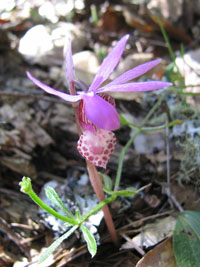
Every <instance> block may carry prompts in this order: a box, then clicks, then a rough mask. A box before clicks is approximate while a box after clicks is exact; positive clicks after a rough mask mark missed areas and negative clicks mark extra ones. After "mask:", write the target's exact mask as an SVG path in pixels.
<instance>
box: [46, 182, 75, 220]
mask: <svg viewBox="0 0 200 267" xmlns="http://www.w3.org/2000/svg"><path fill="white" fill-rule="evenodd" d="M45 193H46V196H47V197H48V199H49V200H50V201H51V202H52V203H53V204H54V205H55V206H56V207H58V208H59V209H61V210H62V211H63V212H64V213H65V214H67V216H69V217H71V218H72V219H75V217H74V215H73V214H72V213H71V212H70V211H69V210H68V209H67V208H66V207H65V204H64V203H63V202H62V200H61V199H60V197H59V196H58V195H57V193H56V191H55V190H54V189H53V188H52V187H50V186H48V187H46V188H45Z"/></svg>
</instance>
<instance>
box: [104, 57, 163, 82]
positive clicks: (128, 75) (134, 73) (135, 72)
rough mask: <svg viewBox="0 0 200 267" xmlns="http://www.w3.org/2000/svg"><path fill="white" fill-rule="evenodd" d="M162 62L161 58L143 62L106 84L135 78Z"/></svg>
mask: <svg viewBox="0 0 200 267" xmlns="http://www.w3.org/2000/svg"><path fill="white" fill-rule="evenodd" d="M160 62H161V59H156V60H153V61H149V62H146V63H144V64H141V65H139V66H137V67H135V68H133V69H131V70H128V71H126V72H125V73H123V74H122V75H120V76H119V77H117V78H116V79H115V80H113V81H112V82H110V83H108V84H107V85H106V86H111V85H118V84H122V83H125V82H128V81H130V80H132V79H135V78H137V77H139V76H141V75H142V74H144V73H145V72H147V71H149V70H150V69H152V68H154V67H155V66H156V65H158V64H159V63H160Z"/></svg>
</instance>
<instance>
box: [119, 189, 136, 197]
mask: <svg viewBox="0 0 200 267" xmlns="http://www.w3.org/2000/svg"><path fill="white" fill-rule="evenodd" d="M116 194H117V195H118V196H121V197H131V196H134V195H136V194H137V189H136V188H134V187H129V188H127V189H126V190H120V191H117V192H116Z"/></svg>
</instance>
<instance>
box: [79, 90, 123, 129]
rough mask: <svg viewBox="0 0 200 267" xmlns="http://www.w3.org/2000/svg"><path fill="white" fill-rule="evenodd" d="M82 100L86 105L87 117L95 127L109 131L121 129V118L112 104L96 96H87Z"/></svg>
mask: <svg viewBox="0 0 200 267" xmlns="http://www.w3.org/2000/svg"><path fill="white" fill-rule="evenodd" d="M82 98H83V100H84V103H85V113H86V116H87V117H88V119H89V120H90V121H91V122H92V123H93V124H94V125H96V126H97V127H98V128H100V129H104V130H108V131H113V130H116V129H117V128H119V125H120V122H119V116H118V114H117V111H116V109H115V107H114V106H113V105H112V104H110V103H108V102H107V101H105V100H104V99H103V98H102V97H100V96H98V95H96V94H93V95H89V94H85V95H83V97H82Z"/></svg>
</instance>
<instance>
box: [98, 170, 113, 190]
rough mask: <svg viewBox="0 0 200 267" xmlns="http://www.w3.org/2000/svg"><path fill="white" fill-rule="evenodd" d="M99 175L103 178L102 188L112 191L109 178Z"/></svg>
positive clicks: (103, 174)
mask: <svg viewBox="0 0 200 267" xmlns="http://www.w3.org/2000/svg"><path fill="white" fill-rule="evenodd" d="M101 175H102V177H103V183H104V186H105V187H106V189H108V190H112V186H113V183H112V180H111V178H110V176H108V175H107V174H105V173H101Z"/></svg>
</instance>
